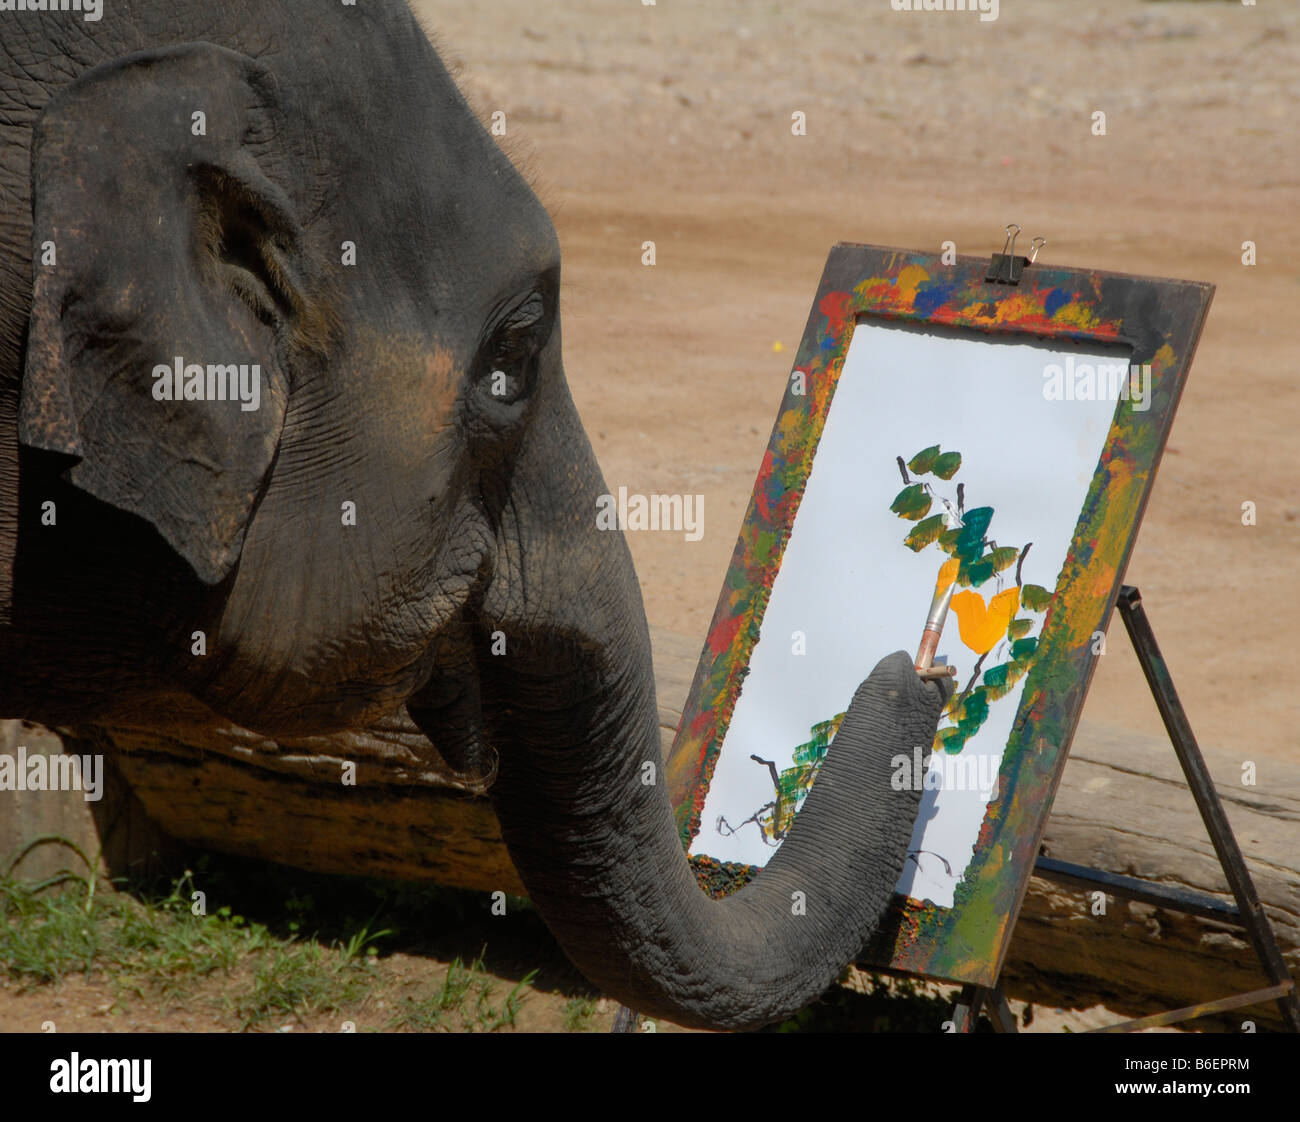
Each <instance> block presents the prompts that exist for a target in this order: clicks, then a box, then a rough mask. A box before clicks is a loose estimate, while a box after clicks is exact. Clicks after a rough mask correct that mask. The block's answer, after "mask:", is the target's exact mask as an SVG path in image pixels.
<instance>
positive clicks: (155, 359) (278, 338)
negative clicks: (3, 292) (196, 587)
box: [19, 44, 305, 584]
mask: <svg viewBox="0 0 1300 1122" xmlns="http://www.w3.org/2000/svg"><path fill="white" fill-rule="evenodd" d="M284 119H285V109H284V106H283V103H282V98H281V96H280V94H279V92H278V91H277V89H276V84H275V82H274V80H273V78H272V76H271V75H270V73H269V72H268V71H267V70H266V69H265V68H263V67H261V66H260V65H259V64H257V63H256V62H254V61H253V60H252V59H251V58H248V57H246V56H244V55H240V54H237V53H235V52H232V51H228V50H225V49H223V48H220V47H215V46H212V45H210V44H186V45H182V46H173V47H168V48H165V49H161V50H151V51H145V52H141V53H138V54H133V55H126V56H123V57H122V58H119V59H115V60H113V61H111V62H108V63H104V64H102V65H100V66H97V67H95V68H94V69H92V70H88V71H86V72H85V73H84V74H82V75H81V76H80V77H78V78H77V79H76V80H75V81H73V82H72V83H71V84H69V85H68V86H66V87H64V88H63V89H61V90H60V91H59V92H58V93H57V94H56V95H55V96H54V97H53V98H52V99H51V100H50V102H49V104H48V105H47V106H46V108H45V109H44V111H43V112H42V114H41V117H40V119H39V121H38V123H37V125H36V128H35V133H34V137H33V148H32V198H33V257H32V266H33V274H34V277H35V281H34V287H33V297H32V313H31V322H30V328H29V333H28V346H27V355H26V365H25V368H24V372H23V386H22V400H21V414H20V427H19V437H20V440H21V441H22V443H23V444H25V445H27V446H29V447H31V448H36V449H43V450H46V451H49V452H57V453H63V454H65V455H68V456H73V457H76V458H77V462H76V463H75V464H73V465H72V466H71V467H70V468H69V471H68V478H69V479H70V480H71V482H72V483H73V484H75V485H76V486H77V487H78V488H80V489H81V490H83V491H85V492H88V493H89V494H91V495H93V496H95V497H96V498H98V499H101V500H103V501H104V502H106V503H111V504H113V505H114V506H116V507H118V508H120V509H122V510H124V511H129V512H131V513H133V514H136V515H139V516H140V517H142V518H144V519H146V520H148V521H149V522H150V523H152V524H153V526H154V527H155V528H156V529H157V530H158V532H159V533H160V534H161V535H162V537H163V538H164V539H165V540H166V541H167V542H168V543H169V544H170V545H171V547H172V548H174V549H175V550H176V551H177V552H178V553H179V554H180V555H181V556H182V557H184V558H185V560H186V561H187V562H188V563H189V565H190V566H191V567H192V568H193V570H194V572H195V573H196V574H197V575H198V576H199V577H200V578H201V579H202V580H203V581H205V582H207V583H208V584H216V583H218V582H219V581H221V580H222V579H223V578H224V577H225V576H226V575H227V574H228V573H229V572H230V570H231V569H232V568H233V566H234V565H235V563H236V562H237V561H238V559H239V554H240V550H241V549H242V546H243V540H244V534H245V531H246V528H247V525H248V522H249V519H250V518H251V516H252V512H253V508H254V505H255V503H256V501H257V498H258V496H259V493H260V490H261V488H262V486H263V483H264V480H265V478H266V476H267V474H268V471H269V469H270V466H271V463H272V461H273V460H274V457H275V454H276V449H277V446H278V442H279V438H280V431H281V428H282V426H283V423H284V415H285V408H286V401H287V396H288V388H289V386H288V382H289V377H288V367H289V365H290V356H291V354H292V353H293V352H292V342H293V340H294V338H295V334H296V333H297V332H298V331H299V330H300V329H301V327H302V319H303V315H304V307H305V302H304V297H303V293H302V291H301V284H302V282H301V279H300V278H301V277H302V275H303V269H302V261H301V249H300V247H301V244H302V236H301V229H300V226H299V221H298V218H297V216H296V213H295V207H294V203H293V201H292V199H291V198H290V196H289V195H288V194H287V193H286V191H285V190H284V189H282V188H281V187H280V186H277V184H276V183H275V182H274V181H273V180H272V178H271V173H272V172H275V173H278V176H279V178H281V179H283V180H288V181H291V182H292V181H293V180H292V179H291V178H290V177H291V176H292V175H294V173H295V171H296V170H297V169H295V168H294V167H293V163H294V160H293V158H292V155H291V154H289V153H286V151H285V149H284V137H285V136H286V135H287V133H288V130H287V129H285V128H284V127H283V121H284ZM178 365H179V366H180V367H181V376H180V377H179V378H178V377H177V376H176V374H175V369H176V367H177V366H178ZM232 367H234V368H241V367H242V368H244V370H242V371H240V372H239V375H235V376H232V374H231V369H230V368H232ZM213 369H215V370H216V374H215V376H214V375H213V374H212V370H213ZM165 372H171V373H168V374H167V375H166V376H165V377H164V373H165ZM240 375H242V380H241V378H240ZM254 382H255V383H256V391H254V388H253V387H254ZM178 388H179V389H180V391H181V392H180V397H181V400H174V397H175V391H176V390H177V389H178ZM232 397H233V398H235V400H231V398H232ZM222 398H224V400H222ZM254 402H255V404H256V408H253V407H252V406H253V404H254Z"/></svg>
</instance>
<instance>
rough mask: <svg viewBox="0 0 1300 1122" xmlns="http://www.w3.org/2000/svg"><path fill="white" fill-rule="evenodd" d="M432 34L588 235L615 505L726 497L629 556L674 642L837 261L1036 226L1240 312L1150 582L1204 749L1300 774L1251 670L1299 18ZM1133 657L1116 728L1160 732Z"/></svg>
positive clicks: (1294, 260)
mask: <svg viewBox="0 0 1300 1122" xmlns="http://www.w3.org/2000/svg"><path fill="white" fill-rule="evenodd" d="M415 7H416V10H417V11H418V12H419V13H420V15H421V18H422V20H423V21H424V23H425V25H426V26H427V27H428V28H430V30H431V31H433V32H435V33H436V34H437V35H438V36H439V38H440V41H441V45H442V47H443V48H444V50H445V51H446V53H447V54H448V55H450V56H452V57H453V58H455V59H458V60H459V62H460V63H461V65H462V71H461V74H460V79H461V82H462V85H463V87H464V88H465V89H466V90H467V92H469V93H470V94H471V96H472V97H473V98H474V100H475V102H476V105H477V107H478V108H479V110H480V111H481V112H484V113H491V112H492V111H494V110H502V111H504V112H505V113H506V115H507V123H508V135H507V144H508V146H509V148H510V150H511V151H512V153H513V154H514V155H515V156H516V158H517V160H518V162H520V163H521V164H522V165H523V166H525V167H526V168H527V170H528V171H529V173H530V175H531V177H532V178H533V180H534V181H535V183H536V185H537V189H538V192H539V194H540V195H541V197H542V199H543V201H544V202H545V203H546V204H547V206H548V208H549V209H550V211H551V213H552V215H553V217H554V219H555V221H556V224H557V226H558V229H559V234H560V242H561V247H562V252H563V260H564V304H563V315H564V332H565V339H564V342H565V359H566V368H567V371H568V377H569V381H570V385H571V386H572V389H573V394H574V397H575V399H576V400H577V403H578V408H579V410H580V412H581V415H582V417H583V420H584V422H585V424H586V426H587V430H588V432H589V433H590V435H591V438H592V442H593V444H594V445H595V448H596V451H597V455H598V457H599V459H600V463H601V466H602V468H603V469H604V472H605V476H606V480H607V482H608V483H609V485H610V487H611V489H615V490H616V489H617V488H618V487H619V486H620V485H624V486H627V488H628V489H629V491H632V492H641V493H651V492H654V491H659V492H681V493H691V494H703V495H704V496H705V499H704V510H705V534H704V538H703V540H701V541H699V542H694V543H691V542H685V541H683V540H682V537H681V535H677V534H653V533H643V534H632V535H629V540H630V542H631V547H632V551H633V553H634V555H635V558H636V563H637V568H638V571H639V573H640V577H641V584H642V588H643V591H644V595H645V603H646V611H647V614H648V616H649V618H650V622H651V623H652V624H654V625H658V626H660V627H664V628H668V629H671V630H673V631H678V632H682V633H685V634H687V635H690V636H692V637H697V638H699V639H700V640H702V639H703V636H704V634H705V632H706V630H707V627H708V623H709V620H710V619H711V617H712V612H713V607H714V604H715V602H716V599H717V595H718V591H719V589H720V588H721V584H722V578H723V575H724V572H725V570H726V565H727V562H728V560H729V558H730V556H731V551H732V549H733V547H734V545H735V540H736V533H737V531H738V529H739V526H740V521H741V517H742V515H743V513H744V509H745V505H746V503H747V501H748V497H749V493H750V488H751V486H752V483H753V478H754V474H755V472H756V470H757V468H758V464H759V461H760V459H761V457H762V454H763V450H764V448H765V447H766V443H767V439H768V436H769V433H770V429H771V425H772V421H773V419H774V417H775V415H776V410H777V406H778V404H779V401H780V398H781V394H782V391H783V388H784V385H783V383H784V380H785V379H786V377H787V376H788V375H789V372H790V368H791V363H792V361H793V353H794V350H795V348H796V347H797V345H798V342H799V338H800V335H801V334H802V331H803V327H804V323H805V320H806V318H807V315H808V311H809V307H810V304H811V301H812V298H813V295H814V293H815V291H816V287H817V282H818V279H819V277H820V275H821V270H822V265H823V263H824V261H825V257H826V253H827V250H828V249H829V248H830V246H831V245H832V244H833V243H834V242H836V241H860V242H870V243H875V244H881V245H896V246H901V247H905V248H910V249H920V250H928V251H931V252H938V251H939V248H940V244H941V243H942V242H944V241H948V240H951V241H953V242H955V243H956V245H957V251H958V252H959V253H972V254H989V253H991V252H993V251H994V250H996V249H999V248H1000V247H1001V244H1002V237H1003V234H1002V230H1003V227H1004V225H1005V224H1006V223H1008V222H1013V221H1014V222H1017V223H1019V224H1020V225H1021V226H1022V227H1023V230H1024V233H1023V235H1022V238H1023V240H1022V242H1021V246H1022V247H1023V249H1024V251H1027V247H1028V239H1029V238H1030V237H1031V236H1034V235H1039V234H1041V235H1043V236H1044V237H1046V238H1047V239H1048V244H1047V247H1046V249H1045V250H1044V251H1043V254H1042V257H1041V258H1040V259H1041V260H1043V261H1046V262H1052V263H1055V264H1062V265H1069V266H1075V267H1092V268H1099V269H1111V270H1118V271H1122V272H1130V273H1142V274H1150V275H1157V276H1167V277H1177V278H1184V279H1188V280H1198V281H1209V282H1212V283H1214V284H1215V285H1217V286H1218V291H1217V294H1216V296H1215V298H1214V302H1213V305H1212V307H1211V309H1210V315H1209V320H1208V323H1207V326H1206V330H1205V333H1204V335H1203V338H1202V344H1201V347H1200V351H1199V353H1198V355H1197V357H1196V360H1195V362H1194V364H1193V367H1192V372H1191V378H1190V381H1189V384H1188V386H1187V390H1186V394H1185V396H1184V397H1183V401H1182V405H1181V407H1180V409H1179V413H1178V417H1177V419H1176V421H1175V424H1174V429H1173V435H1172V438H1171V442H1170V447H1169V448H1168V450H1167V454H1166V456H1165V459H1164V462H1163V464H1162V466H1161V469H1160V472H1159V477H1158V480H1157V483H1156V486H1155V490H1154V493H1153V496H1152V499H1151V505H1150V507H1149V509H1148V511H1147V514H1146V518H1145V522H1144V525H1143V528H1142V531H1141V534H1140V536H1139V538H1138V544H1137V549H1136V552H1135V554H1134V557H1133V560H1132V563H1131V565H1130V568H1129V572H1128V579H1129V581H1130V582H1131V583H1135V584H1137V585H1139V586H1140V587H1141V589H1142V591H1143V593H1144V596H1145V599H1146V605H1147V610H1148V612H1149V614H1150V616H1151V619H1152V622H1153V625H1154V627H1155V629H1156V632H1157V634H1158V636H1159V639H1160V642H1161V645H1162V648H1163V650H1164V653H1165V655H1166V657H1167V658H1168V661H1169V664H1170V667H1171V670H1172V673H1173V675H1174V679H1175V681H1176V683H1177V685H1178V687H1179V689H1180V691H1181V692H1182V694H1183V696H1184V700H1185V703H1186V705H1187V707H1188V709H1189V712H1190V716H1191V719H1192V722H1193V725H1194V727H1195V728H1196V730H1197V732H1198V735H1199V737H1200V739H1201V741H1202V743H1203V744H1205V745H1207V746H1214V747H1216V748H1222V749H1234V750H1235V749H1240V750H1241V752H1242V754H1243V756H1246V757H1249V758H1252V759H1255V758H1258V757H1268V756H1270V755H1290V756H1292V757H1294V756H1295V755H1296V754H1297V753H1300V690H1298V689H1297V688H1296V687H1295V685H1294V683H1292V682H1289V681H1286V680H1285V679H1283V678H1281V677H1278V676H1277V675H1275V674H1273V673H1271V672H1270V670H1269V663H1270V661H1271V659H1272V658H1273V657H1274V656H1273V654H1272V652H1269V653H1268V654H1266V655H1264V657H1260V654H1259V653H1258V650H1257V649H1256V650H1257V653H1256V654H1255V655H1254V656H1250V655H1248V653H1247V652H1248V644H1249V642H1250V641H1251V640H1252V639H1253V638H1254V637H1256V636H1261V635H1263V636H1274V635H1283V636H1285V635H1288V634H1291V635H1294V634H1295V633H1296V631H1297V629H1300V598H1297V596H1296V595H1295V584H1294V577H1295V571H1296V556H1297V547H1300V495H1297V493H1296V489H1295V481H1296V480H1297V479H1300V436H1297V426H1298V425H1300V382H1298V381H1297V377H1296V374H1297V355H1298V351H1300V348H1297V341H1300V326H1298V322H1300V317H1297V315H1296V313H1295V306H1296V304H1297V302H1298V301H1300V217H1298V208H1297V204H1298V203H1300V156H1297V153H1296V138H1297V129H1296V120H1297V115H1298V110H1300V84H1298V83H1297V82H1296V80H1295V74H1296V73H1297V70H1298V64H1300V5H1298V4H1295V3H1292V2H1284V0H1260V2H1259V3H1258V4H1257V5H1254V6H1246V5H1243V4H1241V3H1237V2H1191V0H1187V2H1140V0H1094V2H1090V3H1087V4H1080V3H1075V2H1071V0H1034V2H1033V3H1032V4H1030V3H1024V2H1023V0H1020V2H1012V0H1008V2H1005V3H1003V4H1001V6H1000V10H999V12H998V18H997V19H996V20H994V21H981V19H980V16H979V14H978V13H973V12H951V13H937V12H895V11H893V10H892V8H891V6H890V3H889V0H871V2H869V3H864V2H863V0H804V2H801V3H761V2H742V0H710V2H708V3H704V4H685V3H679V2H673V0H661V2H660V3H657V4H653V5H648V4H641V3H638V2H637V0H624V2H622V3H609V2H594V0H593V2H582V0H565V2H563V3H552V4H546V5H537V4H534V3H531V2H529V0H492V2H491V3H482V4H475V5H462V4H448V3H432V2H429V3H417V4H416V5H415ZM1097 110H1101V111H1102V112H1104V113H1105V115H1106V135H1104V136H1096V135H1093V132H1092V122H1093V116H1092V115H1093V113H1094V112H1095V111H1097ZM796 111H800V112H802V113H804V114H806V119H807V134H806V135H804V136H796V135H793V134H792V131H791V115H792V113H794V112H796ZM645 241H653V242H655V243H656V250H657V254H656V256H657V264H656V265H655V266H654V267H653V268H647V267H644V266H643V265H642V264H641V245H642V243H643V242H645ZM1245 241H1253V242H1254V243H1255V244H1256V247H1257V249H1256V253H1257V264H1255V265H1254V266H1253V267H1247V266H1245V265H1243V264H1242V253H1243V250H1242V243H1243V242H1245ZM1247 501H1249V502H1253V503H1255V504H1256V519H1257V521H1256V524H1255V525H1254V526H1244V525H1243V524H1242V504H1243V503H1244V502H1247ZM1111 639H1112V642H1111V643H1110V645H1109V650H1108V654H1109V657H1108V658H1103V659H1101V660H1100V664H1099V668H1098V672H1097V676H1096V679H1095V680H1094V684H1093V687H1092V694H1091V696H1090V700H1089V702H1088V706H1087V709H1086V711H1085V717H1094V718H1095V717H1098V716H1104V718H1105V719H1106V720H1107V721H1112V722H1114V723H1116V724H1119V725H1123V726H1125V727H1129V728H1133V729H1135V730H1142V731H1147V732H1151V733H1153V734H1156V733H1159V732H1160V724H1159V718H1158V716H1157V714H1156V712H1155V708H1154V705H1153V704H1152V702H1151V698H1150V695H1149V693H1148V692H1147V687H1146V685H1145V683H1144V681H1143V680H1142V677H1141V674H1140V671H1139V669H1138V666H1137V663H1136V660H1135V659H1134V658H1133V656H1132V654H1131V652H1130V650H1129V649H1128V645H1127V640H1126V639H1125V637H1124V636H1123V634H1122V628H1121V626H1120V625H1119V623H1118V621H1116V622H1115V626H1114V629H1113V631H1112V634H1111Z"/></svg>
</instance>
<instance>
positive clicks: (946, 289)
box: [912, 281, 957, 316]
mask: <svg viewBox="0 0 1300 1122" xmlns="http://www.w3.org/2000/svg"><path fill="white" fill-rule="evenodd" d="M956 288H957V285H956V284H955V283H954V282H952V281H949V282H948V283H947V284H927V285H925V286H923V287H922V288H919V289H917V292H916V300H915V302H914V303H913V305H912V306H913V307H914V308H915V309H916V311H917V314H918V315H923V316H928V315H931V314H933V313H934V312H936V311H938V310H939V309H940V308H942V307H943V306H944V305H945V304H946V303H948V301H949V300H950V299H952V295H953V292H954V291H956Z"/></svg>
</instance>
